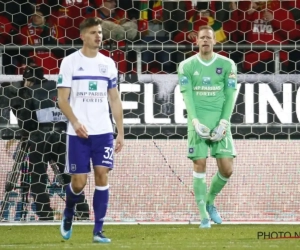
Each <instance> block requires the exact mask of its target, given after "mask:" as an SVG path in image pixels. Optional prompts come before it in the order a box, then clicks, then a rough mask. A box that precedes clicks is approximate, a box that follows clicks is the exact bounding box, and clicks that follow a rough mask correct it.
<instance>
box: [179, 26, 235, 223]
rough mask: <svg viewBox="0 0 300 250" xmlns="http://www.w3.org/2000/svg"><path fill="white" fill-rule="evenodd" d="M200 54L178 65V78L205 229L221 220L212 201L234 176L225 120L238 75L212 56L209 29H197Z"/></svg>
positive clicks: (229, 62)
mask: <svg viewBox="0 0 300 250" xmlns="http://www.w3.org/2000/svg"><path fill="white" fill-rule="evenodd" d="M197 40H198V42H197V43H198V46H199V53H198V54H196V55H194V56H192V57H190V58H188V59H186V60H184V61H182V62H181V63H180V65H179V69H178V76H179V84H180V91H181V93H182V95H183V98H184V102H185V105H186V109H187V115H188V158H189V159H191V160H192V161H193V164H194V171H193V188H194V193H195V199H196V203H197V206H198V209H199V212H200V217H201V224H200V228H210V227H211V225H210V219H211V220H212V221H214V222H215V223H217V224H221V223H222V219H221V217H220V215H219V213H218V211H217V209H216V207H215V198H216V196H217V195H218V194H219V193H220V192H221V190H222V189H223V188H224V186H225V185H226V183H227V181H228V179H229V177H230V176H231V174H232V171H233V158H234V157H235V148H234V144H233V140H232V135H231V132H230V117H231V115H232V112H233V107H234V103H235V94H236V86H237V72H236V66H235V63H234V62H233V61H232V60H231V59H228V58H226V57H224V56H221V55H218V54H216V53H214V52H213V47H214V45H215V43H216V42H215V34H214V30H213V29H212V28H211V27H210V26H201V27H200V28H199V32H198V38H197ZM208 149H210V154H211V156H212V157H214V158H216V161H217V165H218V172H217V173H216V174H215V175H214V176H213V178H212V180H211V185H210V189H209V191H208V192H207V186H206V158H207V157H208Z"/></svg>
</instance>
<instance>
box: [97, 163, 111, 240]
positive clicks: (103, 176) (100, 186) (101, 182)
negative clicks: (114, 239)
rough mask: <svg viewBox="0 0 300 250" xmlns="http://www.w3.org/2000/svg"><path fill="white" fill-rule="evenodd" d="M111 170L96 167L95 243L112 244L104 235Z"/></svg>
mask: <svg viewBox="0 0 300 250" xmlns="http://www.w3.org/2000/svg"><path fill="white" fill-rule="evenodd" d="M109 170H110V169H109V168H107V167H103V166H95V167H94V172H95V192H94V197H93V208H94V213H95V226H94V230H93V242H95V243H110V242H111V240H110V239H108V238H106V237H105V236H104V235H103V223H104V218H105V215H106V211H107V207H108V200H109V184H108V172H109Z"/></svg>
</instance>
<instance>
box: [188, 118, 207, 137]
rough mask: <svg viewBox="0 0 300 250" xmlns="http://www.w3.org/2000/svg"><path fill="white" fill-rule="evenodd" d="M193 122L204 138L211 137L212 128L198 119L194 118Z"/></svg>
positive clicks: (198, 132)
mask: <svg viewBox="0 0 300 250" xmlns="http://www.w3.org/2000/svg"><path fill="white" fill-rule="evenodd" d="M192 124H193V126H194V128H195V131H196V133H197V134H198V135H199V136H200V137H201V138H202V139H209V138H210V129H209V128H208V127H206V126H205V125H203V124H201V123H200V122H199V120H198V119H193V120H192Z"/></svg>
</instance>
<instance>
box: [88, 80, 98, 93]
mask: <svg viewBox="0 0 300 250" xmlns="http://www.w3.org/2000/svg"><path fill="white" fill-rule="evenodd" d="M96 90H97V81H89V91H96Z"/></svg>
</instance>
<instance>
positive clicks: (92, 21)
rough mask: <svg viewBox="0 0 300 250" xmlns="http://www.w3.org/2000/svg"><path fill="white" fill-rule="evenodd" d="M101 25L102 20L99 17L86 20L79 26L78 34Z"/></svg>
mask: <svg viewBox="0 0 300 250" xmlns="http://www.w3.org/2000/svg"><path fill="white" fill-rule="evenodd" d="M101 24H102V20H101V19H100V18H99V17H89V18H86V19H84V20H83V21H82V22H81V23H80V25H79V30H80V33H81V32H82V31H83V30H84V29H86V28H90V27H94V26H98V25H101Z"/></svg>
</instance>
